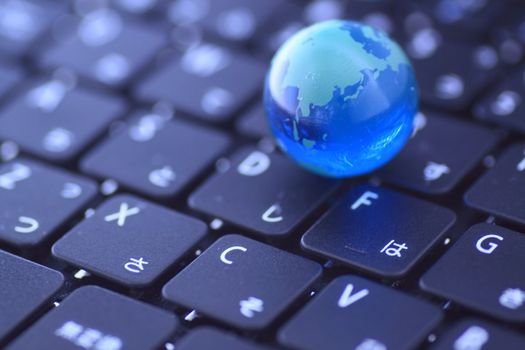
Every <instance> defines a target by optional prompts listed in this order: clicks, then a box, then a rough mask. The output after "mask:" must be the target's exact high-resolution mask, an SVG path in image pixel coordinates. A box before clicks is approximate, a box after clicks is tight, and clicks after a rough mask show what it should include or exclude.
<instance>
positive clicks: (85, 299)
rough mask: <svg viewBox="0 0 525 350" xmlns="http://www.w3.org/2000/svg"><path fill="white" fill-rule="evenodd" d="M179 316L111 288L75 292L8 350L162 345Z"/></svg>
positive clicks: (128, 348) (138, 348)
mask: <svg viewBox="0 0 525 350" xmlns="http://www.w3.org/2000/svg"><path fill="white" fill-rule="evenodd" d="M177 325H178V322H177V320H176V318H175V316H174V315H171V314H170V313H168V312H166V311H164V310H161V309H157V308H155V307H153V306H150V305H148V304H145V303H142V302H139V301H136V300H133V299H130V298H127V297H125V296H122V295H119V294H117V293H114V292H110V291H109V290H106V289H103V288H100V287H95V286H87V287H82V288H80V289H77V290H75V291H74V292H73V293H71V294H70V295H69V296H68V297H67V298H66V299H65V300H64V301H63V302H62V303H61V304H60V305H59V306H58V307H57V308H55V309H53V310H52V311H50V312H49V313H48V314H47V315H45V316H44V317H42V318H41V319H40V320H38V321H37V322H36V323H35V324H34V325H33V326H31V327H30V328H29V329H28V330H27V331H26V332H25V333H23V334H22V336H20V337H19V338H17V339H16V340H15V341H14V342H13V343H12V344H10V346H9V347H8V348H7V349H9V350H22V349H23V350H30V349H41V348H42V344H45V347H46V348H47V349H61V350H78V349H89V350H121V349H126V350H143V349H157V348H159V347H160V345H161V344H162V343H163V342H164V341H165V340H166V338H168V337H169V336H170V335H171V334H172V333H173V332H174V331H175V329H176V327H177Z"/></svg>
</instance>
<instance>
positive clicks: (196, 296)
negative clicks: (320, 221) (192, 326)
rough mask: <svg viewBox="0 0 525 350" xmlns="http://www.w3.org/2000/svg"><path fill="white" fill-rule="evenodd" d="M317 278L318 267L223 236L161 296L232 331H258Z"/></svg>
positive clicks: (266, 246)
mask: <svg viewBox="0 0 525 350" xmlns="http://www.w3.org/2000/svg"><path fill="white" fill-rule="evenodd" d="M320 274H321V266H320V265H319V264H317V263H314V262H312V261H309V260H306V259H304V258H302V257H299V256H296V255H293V254H290V253H288V252H285V251H283V250H280V249H277V248H273V247H270V246H268V245H266V244H263V243H259V242H257V241H254V240H251V239H248V238H245V237H242V236H239V235H228V236H224V237H222V238H220V239H219V240H217V241H216V242H215V243H214V244H212V245H211V246H210V247H209V248H208V249H207V250H205V251H204V253H203V254H202V255H200V256H199V257H198V258H197V259H196V260H195V261H194V262H192V263H191V264H190V265H189V266H188V267H186V268H185V269H184V270H182V272H180V273H179V274H178V275H176V276H175V277H174V278H173V279H172V280H171V281H169V282H168V283H167V284H166V285H165V286H164V288H163V289H162V295H163V296H164V297H165V298H166V299H168V300H170V301H172V302H174V303H177V304H180V305H183V306H185V307H187V308H192V309H196V310H197V311H199V312H202V313H203V314H205V315H208V316H210V317H212V318H215V319H218V320H220V321H223V322H225V323H228V324H231V325H233V326H236V327H239V328H242V329H252V330H253V329H261V328H264V327H267V326H268V325H269V324H270V323H271V322H272V321H273V320H274V319H275V318H276V317H277V316H278V315H279V314H281V313H282V312H283V311H284V310H285V309H286V308H287V307H288V306H289V305H290V304H291V303H292V302H293V301H294V300H295V299H297V298H298V297H299V296H300V295H301V294H302V293H303V292H304V291H305V290H306V289H307V288H308V287H309V286H310V285H311V284H312V283H313V282H314V281H315V280H316V279H317V278H318V277H319V276H320Z"/></svg>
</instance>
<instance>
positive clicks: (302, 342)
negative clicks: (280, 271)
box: [279, 276, 442, 350]
mask: <svg viewBox="0 0 525 350" xmlns="http://www.w3.org/2000/svg"><path fill="white" fill-rule="evenodd" d="M441 317H442V316H441V312H440V310H439V308H437V307H435V306H433V305H431V304H428V303H426V302H424V301H422V300H419V299H417V298H415V297H412V296H409V295H405V294H403V293H400V292H398V291H396V290H394V289H391V288H389V287H385V286H382V285H380V284H377V283H374V282H371V281H368V280H366V279H363V278H361V277H355V276H342V277H338V278H337V279H336V280H334V281H333V282H332V283H330V284H329V285H328V286H327V287H326V288H325V289H324V290H322V291H321V292H320V293H319V295H317V296H316V297H314V299H313V300H312V301H311V302H310V303H309V304H307V305H306V306H305V307H304V308H303V309H302V310H301V311H299V313H298V314H297V315H296V316H294V317H293V318H292V319H291V320H290V321H289V322H288V323H287V324H286V325H285V326H284V328H283V329H281V331H280V333H279V340H280V342H281V343H282V344H284V345H286V346H290V347H292V348H294V349H304V350H307V349H326V350H339V349H341V350H343V349H344V350H346V349H355V350H365V349H377V350H384V349H396V350H403V349H414V348H416V346H417V345H418V344H420V343H421V342H422V341H423V340H424V338H425V337H426V336H427V335H428V333H429V332H430V331H431V330H432V329H433V328H434V327H435V326H436V325H437V324H438V323H439V321H440V320H441Z"/></svg>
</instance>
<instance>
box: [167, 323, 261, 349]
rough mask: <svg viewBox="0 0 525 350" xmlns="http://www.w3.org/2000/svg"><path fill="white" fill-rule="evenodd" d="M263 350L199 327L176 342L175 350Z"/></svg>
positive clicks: (225, 334)
mask: <svg viewBox="0 0 525 350" xmlns="http://www.w3.org/2000/svg"><path fill="white" fill-rule="evenodd" d="M202 349H213V350H233V349H235V350H263V349H268V348H267V347H263V346H259V345H256V344H254V343H251V342H249V341H246V340H243V339H241V338H239V337H236V336H235V335H233V334H230V333H226V332H223V331H220V330H218V329H215V328H211V327H201V328H197V329H196V330H194V331H192V332H190V333H189V334H188V335H187V336H185V337H184V338H182V339H181V340H180V341H179V342H177V350H202Z"/></svg>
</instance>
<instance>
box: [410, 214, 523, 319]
mask: <svg viewBox="0 0 525 350" xmlns="http://www.w3.org/2000/svg"><path fill="white" fill-rule="evenodd" d="M524 249H525V236H524V235H523V234H521V233H518V232H514V231H511V230H508V229H505V228H503V227H499V226H496V225H489V224H478V225H475V226H473V227H471V228H470V229H469V230H468V231H467V232H466V233H465V234H463V235H462V236H461V237H460V239H459V241H458V242H457V243H455V244H454V246H453V247H452V248H451V249H450V250H449V251H448V252H447V253H446V254H445V255H444V256H443V257H442V258H441V259H440V260H439V261H438V262H437V263H436V264H435V265H434V266H433V267H432V268H431V269H430V270H429V271H428V272H427V273H426V274H425V275H424V276H423V277H422V278H421V281H420V284H421V286H422V288H423V289H425V290H426V291H428V292H430V293H432V294H436V295H439V296H441V297H443V298H446V299H451V300H453V301H456V302H457V303H459V304H463V305H465V306H467V307H469V308H472V309H475V310H477V311H479V312H484V313H487V314H490V315H492V316H494V317H498V318H501V319H503V320H507V321H511V322H525V273H524V272H523V270H522V269H520V268H517V267H518V266H523V264H525V256H524V255H523V251H524Z"/></svg>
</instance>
